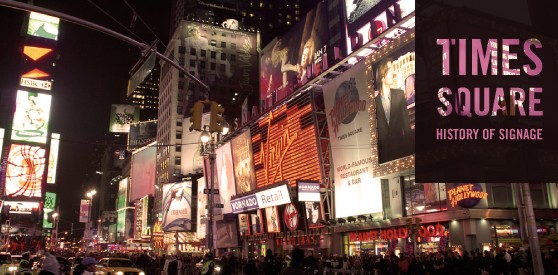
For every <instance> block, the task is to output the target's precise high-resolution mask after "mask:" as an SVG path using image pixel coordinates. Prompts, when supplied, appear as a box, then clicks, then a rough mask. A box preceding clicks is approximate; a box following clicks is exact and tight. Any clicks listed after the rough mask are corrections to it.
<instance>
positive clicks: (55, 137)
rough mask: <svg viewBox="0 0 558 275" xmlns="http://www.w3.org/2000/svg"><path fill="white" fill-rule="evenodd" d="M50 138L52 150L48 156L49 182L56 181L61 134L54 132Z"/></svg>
mask: <svg viewBox="0 0 558 275" xmlns="http://www.w3.org/2000/svg"><path fill="white" fill-rule="evenodd" d="M50 136H51V138H50V152H49V157H48V170H47V183H55V182H56V169H57V167H58V149H59V148H60V134H57V133H52V134H51V135H50Z"/></svg>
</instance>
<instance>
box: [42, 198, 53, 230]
mask: <svg viewBox="0 0 558 275" xmlns="http://www.w3.org/2000/svg"><path fill="white" fill-rule="evenodd" d="M54 209H56V193H52V192H45V201H44V204H43V228H52V227H53V223H52V220H51V221H49V217H52V213H53V212H54Z"/></svg>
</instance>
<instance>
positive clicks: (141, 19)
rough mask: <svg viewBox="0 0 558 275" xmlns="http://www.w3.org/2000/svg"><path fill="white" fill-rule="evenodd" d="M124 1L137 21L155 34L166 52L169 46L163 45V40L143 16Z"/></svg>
mask: <svg viewBox="0 0 558 275" xmlns="http://www.w3.org/2000/svg"><path fill="white" fill-rule="evenodd" d="M123 1H124V3H125V4H126V6H128V8H130V10H132V12H133V13H134V16H135V17H137V19H139V20H140V22H141V23H143V25H144V26H145V27H146V28H147V29H148V30H149V32H151V34H153V36H155V38H157V40H158V41H159V42H161V45H163V48H164V49H165V50H166V49H167V46H166V45H165V44H164V43H163V40H161V38H159V36H158V35H157V34H156V33H155V32H154V31H153V29H151V28H150V27H149V25H148V24H147V22H145V21H144V20H143V18H142V17H141V15H140V14H139V13H138V12H136V10H135V9H134V8H133V7H132V6H131V5H130V4H129V3H128V1H126V0H123Z"/></svg>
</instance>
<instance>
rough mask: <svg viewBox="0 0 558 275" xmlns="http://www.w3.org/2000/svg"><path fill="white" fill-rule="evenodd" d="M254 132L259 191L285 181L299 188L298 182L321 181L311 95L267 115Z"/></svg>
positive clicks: (301, 97)
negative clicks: (301, 180) (303, 180)
mask: <svg viewBox="0 0 558 275" xmlns="http://www.w3.org/2000/svg"><path fill="white" fill-rule="evenodd" d="M251 132H252V147H253V153H254V166H255V170H256V182H257V187H258V188H261V187H264V186H267V185H270V184H274V183H277V182H279V181H283V180H288V181H289V185H290V186H291V187H295V185H296V180H297V179H305V180H311V181H319V180H320V179H321V169H320V165H321V164H320V161H319V153H318V145H317V143H316V129H315V126H314V120H313V110H312V104H311V102H310V97H309V95H304V96H300V97H299V98H297V99H295V100H293V101H291V102H289V103H287V104H285V105H283V106H281V107H279V108H277V109H276V110H274V111H272V112H269V113H268V114H266V115H263V116H262V119H260V121H258V122H257V123H256V124H254V125H253V126H252V127H251ZM234 153H235V149H234V147H233V154H234ZM235 169H236V166H235ZM237 183H238V181H237Z"/></svg>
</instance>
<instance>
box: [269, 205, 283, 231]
mask: <svg viewBox="0 0 558 275" xmlns="http://www.w3.org/2000/svg"><path fill="white" fill-rule="evenodd" d="M279 220H280V217H279V214H278V213H277V206H273V207H267V208H265V221H266V225H267V233H275V232H280V231H281V228H280V227H279Z"/></svg>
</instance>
